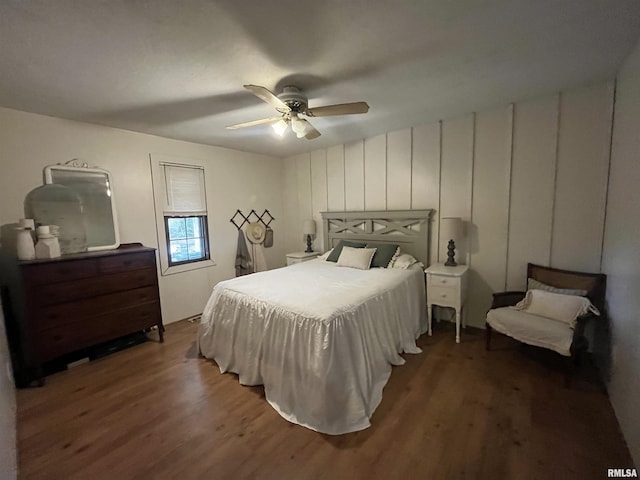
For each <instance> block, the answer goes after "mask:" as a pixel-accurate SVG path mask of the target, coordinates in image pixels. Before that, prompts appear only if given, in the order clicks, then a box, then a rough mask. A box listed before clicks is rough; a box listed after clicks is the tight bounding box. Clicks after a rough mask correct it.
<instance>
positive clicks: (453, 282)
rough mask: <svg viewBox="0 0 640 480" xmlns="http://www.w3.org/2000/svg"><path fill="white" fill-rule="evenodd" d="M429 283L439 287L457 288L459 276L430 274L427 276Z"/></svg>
mask: <svg viewBox="0 0 640 480" xmlns="http://www.w3.org/2000/svg"><path fill="white" fill-rule="evenodd" d="M428 279H429V285H430V286H431V285H433V286H441V287H453V288H457V287H458V286H459V285H460V277H445V276H442V275H432V274H430V275H429V276H428Z"/></svg>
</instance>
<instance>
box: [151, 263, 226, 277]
mask: <svg viewBox="0 0 640 480" xmlns="http://www.w3.org/2000/svg"><path fill="white" fill-rule="evenodd" d="M215 266H216V263H215V262H214V261H213V260H212V259H209V260H202V261H201V262H191V263H185V264H184V265H175V266H173V267H165V266H164V265H163V266H162V268H161V272H160V274H161V275H162V276H163V277H164V276H167V275H175V274H176V273H184V272H189V271H191V270H199V269H201V268H209V267H215Z"/></svg>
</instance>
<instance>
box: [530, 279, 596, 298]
mask: <svg viewBox="0 0 640 480" xmlns="http://www.w3.org/2000/svg"><path fill="white" fill-rule="evenodd" d="M527 290H544V291H545V292H551V293H560V294H562V295H576V296H578V297H586V296H587V293H589V292H588V291H587V290H583V289H581V288H557V287H552V286H551V285H547V284H546V283H542V282H539V281H538V280H536V279H535V278H529V279H527Z"/></svg>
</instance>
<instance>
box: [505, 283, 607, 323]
mask: <svg viewBox="0 0 640 480" xmlns="http://www.w3.org/2000/svg"><path fill="white" fill-rule="evenodd" d="M515 308H516V309H518V310H522V311H524V312H527V313H530V314H532V315H538V316H540V317H546V318H551V319H552V320H557V321H559V322H564V323H566V324H568V325H569V326H571V327H572V328H573V327H574V326H575V323H576V319H577V318H578V317H580V316H582V315H585V314H586V313H589V312H591V313H593V314H595V315H600V312H599V311H598V309H597V308H596V307H594V306H593V305H592V304H591V302H590V301H589V299H588V298H585V297H578V296H576V295H564V294H561V293H552V292H546V291H544V290H529V291H527V294H526V295H525V297H524V299H523V300H522V301H521V302H519V303H518V304H517V305H516V306H515Z"/></svg>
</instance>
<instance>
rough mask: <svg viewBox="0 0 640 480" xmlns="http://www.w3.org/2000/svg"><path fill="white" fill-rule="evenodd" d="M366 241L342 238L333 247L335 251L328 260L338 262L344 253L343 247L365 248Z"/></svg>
mask: <svg viewBox="0 0 640 480" xmlns="http://www.w3.org/2000/svg"><path fill="white" fill-rule="evenodd" d="M365 246H366V243H361V242H352V241H350V240H340V241H339V242H338V245H336V246H335V247H333V252H331V255H329V256H328V257H327V262H337V261H338V259H339V258H340V254H341V253H342V247H353V248H364V247H365Z"/></svg>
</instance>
